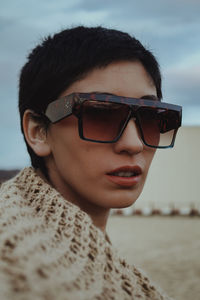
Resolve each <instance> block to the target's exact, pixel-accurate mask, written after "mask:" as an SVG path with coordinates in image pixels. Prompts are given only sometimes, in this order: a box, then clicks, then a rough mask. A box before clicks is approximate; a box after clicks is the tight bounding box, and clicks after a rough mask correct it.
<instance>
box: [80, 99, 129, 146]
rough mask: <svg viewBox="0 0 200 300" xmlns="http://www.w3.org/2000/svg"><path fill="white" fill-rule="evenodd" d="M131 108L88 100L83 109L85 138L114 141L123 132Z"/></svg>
mask: <svg viewBox="0 0 200 300" xmlns="http://www.w3.org/2000/svg"><path fill="white" fill-rule="evenodd" d="M129 111H130V109H129V107H128V106H126V105H123V104H117V103H109V102H100V101H93V100H88V101H85V102H84V103H83V107H82V124H83V136H84V138H87V139H91V140H94V141H95V140H96V141H102V142H108V141H113V140H115V139H116V137H117V136H118V135H119V133H120V131H121V130H122V128H123V126H124V124H125V122H126V120H127V117H128V115H129Z"/></svg>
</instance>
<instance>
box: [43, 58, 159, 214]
mask: <svg viewBox="0 0 200 300" xmlns="http://www.w3.org/2000/svg"><path fill="white" fill-rule="evenodd" d="M73 92H83V93H84V92H85V93H89V92H102V93H111V94H115V95H118V96H125V97H134V98H141V97H144V96H148V95H154V96H157V94H156V88H155V86H154V84H153V82H152V80H151V78H150V77H149V75H148V74H147V72H146V71H145V69H144V67H143V66H142V64H141V63H139V62H116V63H112V64H110V65H108V66H107V67H105V68H99V69H95V70H93V71H91V72H90V73H89V74H88V75H87V76H86V77H85V78H84V79H81V80H80V81H76V82H74V83H73V84H72V85H71V86H70V88H68V89H67V90H66V91H65V92H64V93H63V94H62V95H61V96H64V95H68V94H70V93H73ZM47 143H48V144H49V147H50V152H51V153H50V155H49V156H48V157H47V158H46V162H47V166H48V169H49V176H50V181H51V184H52V185H53V186H54V187H55V188H56V189H57V190H58V191H59V192H60V193H61V194H62V195H63V196H64V197H65V198H66V199H68V200H69V201H71V202H73V203H75V204H77V205H78V206H80V207H81V208H82V209H83V210H85V211H87V212H88V213H89V214H90V212H91V211H98V209H108V208H121V207H127V206H129V205H131V204H133V203H134V202H135V200H136V199H137V198H138V196H139V195H140V193H141V191H142V188H143V185H144V182H145V179H146V176H147V173H148V170H149V166H150V164H151V161H152V159H153V156H154V153H155V150H154V149H152V148H149V147H147V146H144V145H143V143H142V141H141V138H140V135H139V133H138V130H137V128H136V125H135V123H134V120H130V121H129V123H128V125H127V127H126V129H125V131H124V133H123V135H122V136H121V138H120V139H119V140H118V141H117V142H116V143H113V144H100V143H93V142H88V141H84V140H81V139H80V137H79V134H78V119H77V118H76V117H75V116H73V115H72V116H70V117H68V118H66V119H64V120H62V121H60V122H58V123H56V124H52V125H51V126H50V128H49V131H48V135H47ZM130 172H135V173H136V176H131V177H127V176H130V175H131V173H130ZM132 175H133V174H132Z"/></svg>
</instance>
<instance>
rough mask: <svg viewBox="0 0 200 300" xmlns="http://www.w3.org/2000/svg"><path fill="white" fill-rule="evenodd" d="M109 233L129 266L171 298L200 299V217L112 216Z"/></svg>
mask: <svg viewBox="0 0 200 300" xmlns="http://www.w3.org/2000/svg"><path fill="white" fill-rule="evenodd" d="M107 232H108V234H109V236H110V239H111V241H112V243H113V244H114V245H115V246H116V247H117V249H118V251H119V252H120V254H121V255H122V256H123V257H125V258H126V259H127V261H128V262H129V263H130V264H135V265H137V266H139V267H140V268H142V269H143V270H144V271H145V272H146V273H147V274H148V275H149V277H150V278H151V279H152V280H153V281H154V282H155V283H156V284H157V285H159V286H160V287H161V288H162V289H163V290H164V291H165V292H166V293H167V294H168V295H169V296H171V297H173V298H174V299H177V300H200V218H199V217H194V218H191V217H190V218H189V217H158V216H155V217H141V216H129V217H128V216H126V217H124V216H111V217H110V219H109V221H108V226H107Z"/></svg>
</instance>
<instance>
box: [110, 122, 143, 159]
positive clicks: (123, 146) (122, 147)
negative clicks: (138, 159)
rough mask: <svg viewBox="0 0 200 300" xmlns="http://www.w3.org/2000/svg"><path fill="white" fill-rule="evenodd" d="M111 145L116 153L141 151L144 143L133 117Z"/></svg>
mask: <svg viewBox="0 0 200 300" xmlns="http://www.w3.org/2000/svg"><path fill="white" fill-rule="evenodd" d="M113 146H114V149H115V152H117V153H121V152H127V153H128V154H137V153H140V152H142V151H143V148H144V144H143V142H142V140H141V137H140V133H139V131H138V128H137V125H136V123H135V120H134V119H133V118H132V119H131V120H129V122H128V124H127V126H126V128H125V130H124V132H123V134H122V136H121V137H120V139H119V140H118V141H117V142H116V143H114V144H113Z"/></svg>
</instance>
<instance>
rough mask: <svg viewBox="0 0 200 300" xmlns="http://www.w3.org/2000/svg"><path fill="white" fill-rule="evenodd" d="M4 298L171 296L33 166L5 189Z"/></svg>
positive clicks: (1, 223) (1, 238)
mask: <svg viewBox="0 0 200 300" xmlns="http://www.w3.org/2000/svg"><path fill="white" fill-rule="evenodd" d="M0 299H1V300H11V299H12V300H13V299H15V300H18V299H20V300H32V299H34V300H36V299H38V300H40V299H41V300H53V299H56V300H68V299H69V300H78V299H81V300H82V299H84V300H90V299H96V300H108V299H109V300H110V299H120V300H122V299H127V300H128V299H155V300H158V299H159V300H161V299H165V300H166V299H169V298H168V297H167V296H164V295H163V294H161V292H160V291H159V290H158V289H157V288H155V287H154V286H153V285H152V284H151V283H150V281H149V279H148V278H147V277H145V275H143V274H142V273H141V272H140V271H139V270H138V269H136V268H135V267H130V266H129V265H128V264H127V263H126V262H125V261H124V260H123V259H121V258H119V256H118V254H117V252H116V250H115V249H114V248H113V246H112V245H111V243H109V241H108V239H106V237H105V235H104V233H103V232H102V231H101V230H100V229H98V228H97V227H96V226H95V225H93V223H92V220H91V218H90V217H89V216H88V215H87V214H86V213H85V212H83V211H82V210H80V208H78V207H77V206H76V205H74V204H72V203H70V202H69V201H67V200H66V199H64V198H63V197H62V196H61V195H60V194H59V193H58V192H57V191H56V190H55V189H54V188H52V187H51V186H50V185H49V184H47V183H45V182H44V181H43V179H41V177H40V176H39V175H37V174H36V172H35V171H34V169H33V168H31V167H30V168H25V169H24V170H22V171H21V172H20V173H19V174H18V175H17V176H16V177H14V178H13V179H11V180H9V181H7V182H6V183H4V184H3V185H2V187H1V189H0Z"/></svg>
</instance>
